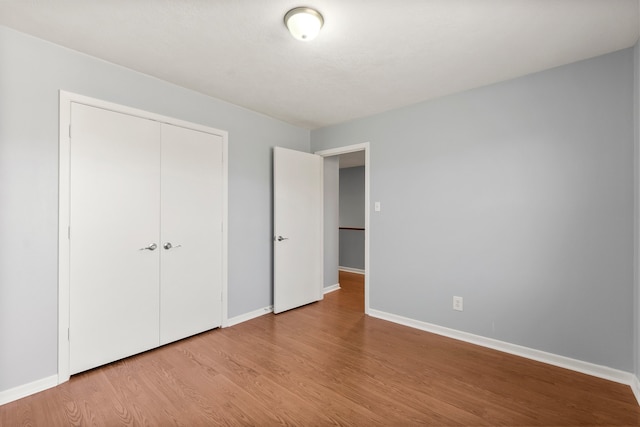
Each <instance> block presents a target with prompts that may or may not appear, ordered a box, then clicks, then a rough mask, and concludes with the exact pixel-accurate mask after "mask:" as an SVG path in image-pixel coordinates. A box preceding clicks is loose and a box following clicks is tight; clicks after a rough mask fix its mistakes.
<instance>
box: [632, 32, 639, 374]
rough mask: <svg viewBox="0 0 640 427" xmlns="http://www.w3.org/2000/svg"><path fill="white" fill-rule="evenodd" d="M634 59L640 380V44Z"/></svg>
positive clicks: (636, 336) (636, 323)
mask: <svg viewBox="0 0 640 427" xmlns="http://www.w3.org/2000/svg"><path fill="white" fill-rule="evenodd" d="M633 59H634V76H633V77H634V79H633V81H634V85H635V86H634V91H633V95H634V99H633V120H634V127H633V128H634V131H635V135H634V143H635V145H634V148H635V153H634V154H635V155H634V160H635V177H634V184H635V188H634V194H635V205H634V207H635V212H634V215H633V217H634V221H635V233H634V249H635V256H634V267H635V269H634V273H635V274H634V292H635V295H634V296H635V298H634V304H635V310H634V314H635V317H634V321H633V325H634V330H635V334H634V352H635V357H634V361H635V371H634V372H635V374H636V377H639V378H640V271H639V268H640V258H639V257H640V42H638V43H636V45H635V47H634V49H633Z"/></svg>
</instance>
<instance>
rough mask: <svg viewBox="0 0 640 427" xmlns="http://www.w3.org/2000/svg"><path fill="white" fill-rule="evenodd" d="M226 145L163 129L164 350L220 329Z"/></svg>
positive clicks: (196, 134) (182, 130)
mask: <svg viewBox="0 0 640 427" xmlns="http://www.w3.org/2000/svg"><path fill="white" fill-rule="evenodd" d="M222 144H223V142H222V137H221V136H219V135H212V134H209V133H205V132H199V131H195V130H190V129H185V128H182V127H178V126H173V125H168V124H163V125H162V180H161V182H162V197H161V199H162V209H161V212H162V221H161V223H162V225H161V243H162V244H161V248H160V252H161V275H160V301H161V303H160V342H161V344H166V343H168V342H171V341H175V340H178V339H181V338H184V337H187V336H190V335H194V334H196V333H199V332H203V331H206V330H209V329H212V328H215V327H218V326H220V325H221V323H222V250H223V248H222V159H223V157H222Z"/></svg>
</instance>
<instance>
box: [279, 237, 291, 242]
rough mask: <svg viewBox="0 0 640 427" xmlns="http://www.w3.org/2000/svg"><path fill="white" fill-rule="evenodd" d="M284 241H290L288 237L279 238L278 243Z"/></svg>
mask: <svg viewBox="0 0 640 427" xmlns="http://www.w3.org/2000/svg"><path fill="white" fill-rule="evenodd" d="M283 240H289V238H288V237H282V236H278V242H282V241H283Z"/></svg>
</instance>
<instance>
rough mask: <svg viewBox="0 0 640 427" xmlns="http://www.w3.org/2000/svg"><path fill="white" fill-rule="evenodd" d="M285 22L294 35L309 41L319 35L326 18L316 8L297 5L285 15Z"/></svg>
mask: <svg viewBox="0 0 640 427" xmlns="http://www.w3.org/2000/svg"><path fill="white" fill-rule="evenodd" d="M284 24H285V25H286V26H287V28H288V29H289V32H290V33H291V35H292V36H293V37H295V38H296V39H298V40H302V41H304V42H308V41H310V40H313V39H315V38H316V37H317V36H318V34H319V33H320V29H321V28H322V25H323V24H324V19H323V18H322V15H320V12H318V11H317V10H315V9H311V8H310V7H296V8H294V9H291V10H290V11H289V12H287V14H286V15H284Z"/></svg>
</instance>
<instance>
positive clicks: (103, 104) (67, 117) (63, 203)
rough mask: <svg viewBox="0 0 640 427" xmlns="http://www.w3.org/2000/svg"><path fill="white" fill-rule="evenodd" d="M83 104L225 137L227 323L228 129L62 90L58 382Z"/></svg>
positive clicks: (64, 350)
mask: <svg viewBox="0 0 640 427" xmlns="http://www.w3.org/2000/svg"><path fill="white" fill-rule="evenodd" d="M73 102H75V103H78V104H84V105H88V106H91V107H96V108H102V109H105V110H109V111H114V112H117V113H123V114H128V115H131V116H136V117H140V118H143V119H148V120H154V121H157V122H160V123H167V124H170V125H174V126H179V127H183V128H187V129H192V130H196V131H200V132H206V133H210V134H214V135H218V136H220V137H222V296H221V297H222V307H221V308H222V319H221V322H220V323H221V327H225V326H227V323H228V305H227V302H228V290H227V279H228V270H227V268H228V188H229V187H228V132H227V131H223V130H219V129H215V128H212V127H209V126H204V125H199V124H196V123H191V122H187V121H184V120H179V119H175V118H172V117H168V116H163V115H160V114H156V113H151V112H148V111H144V110H139V109H137V108H132V107H127V106H124V105H120V104H115V103H112V102H108V101H103V100H100V99H96V98H91V97H88V96H84V95H79V94H76V93H72V92H67V91H63V90H61V91H60V93H59V107H60V110H59V114H60V116H59V136H58V150H59V151H58V162H59V164H58V384H61V383H63V382H66V381H68V380H69V377H70V369H69V356H70V351H69V314H70V313H69V311H70V304H69V297H70V253H69V250H70V244H69V233H70V231H69V230H70V224H69V214H70V206H69V203H70V193H69V186H70V184H71V180H70V172H71V164H70V155H71V138H70V133H71V103H73Z"/></svg>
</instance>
